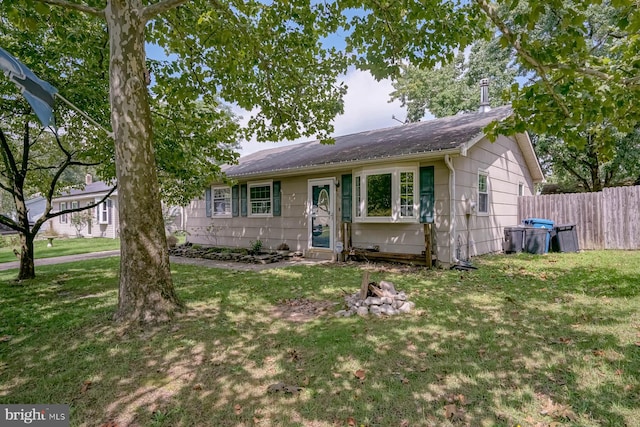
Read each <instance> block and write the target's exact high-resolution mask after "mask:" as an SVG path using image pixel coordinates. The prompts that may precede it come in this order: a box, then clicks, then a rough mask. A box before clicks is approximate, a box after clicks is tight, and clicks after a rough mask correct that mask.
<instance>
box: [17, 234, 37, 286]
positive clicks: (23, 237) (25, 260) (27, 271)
mask: <svg viewBox="0 0 640 427" xmlns="http://www.w3.org/2000/svg"><path fill="white" fill-rule="evenodd" d="M33 238H34V235H33V234H31V233H28V232H27V233H20V272H19V273H18V280H27V279H33V278H34V277H36V267H35V264H34V251H33Z"/></svg>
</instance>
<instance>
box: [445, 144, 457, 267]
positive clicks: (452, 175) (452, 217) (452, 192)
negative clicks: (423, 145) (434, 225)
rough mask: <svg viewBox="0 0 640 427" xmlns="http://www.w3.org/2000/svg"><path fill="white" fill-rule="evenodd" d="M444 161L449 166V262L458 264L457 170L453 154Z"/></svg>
mask: <svg viewBox="0 0 640 427" xmlns="http://www.w3.org/2000/svg"><path fill="white" fill-rule="evenodd" d="M444 163H445V164H446V165H447V167H448V168H449V262H450V263H451V265H453V264H457V263H458V259H457V258H456V251H455V244H456V237H455V236H456V200H455V198H456V170H455V169H454V168H453V161H452V160H451V156H450V155H448V154H446V155H445V156H444Z"/></svg>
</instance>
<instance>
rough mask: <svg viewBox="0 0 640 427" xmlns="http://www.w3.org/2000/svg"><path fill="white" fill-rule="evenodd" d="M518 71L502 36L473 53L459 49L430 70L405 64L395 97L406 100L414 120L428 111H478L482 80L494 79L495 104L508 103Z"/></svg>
mask: <svg viewBox="0 0 640 427" xmlns="http://www.w3.org/2000/svg"><path fill="white" fill-rule="evenodd" d="M517 72H518V70H517V68H516V66H515V64H514V63H513V55H512V51H510V50H509V49H502V48H500V46H499V45H498V39H493V40H491V41H489V42H487V41H484V40H480V41H478V42H476V43H474V45H473V46H472V47H471V50H470V52H469V55H465V53H464V52H459V53H458V54H457V55H456V57H455V58H454V60H453V61H451V62H447V63H444V64H439V65H438V66H436V67H432V68H427V69H422V68H418V67H416V66H413V65H406V66H403V67H402V73H401V74H400V76H399V77H398V78H397V80H395V81H394V88H395V91H394V92H392V93H391V98H392V99H399V100H401V101H402V104H403V105H404V106H406V107H407V120H408V121H411V122H415V121H419V120H420V119H421V118H422V117H423V116H424V115H425V112H426V111H428V112H429V113H431V114H433V115H434V116H436V117H445V116H451V115H454V114H457V113H459V112H470V111H477V110H478V107H479V106H480V96H479V93H480V91H479V89H478V83H479V82H480V80H481V79H483V78H488V79H489V81H490V85H489V100H490V102H491V105H492V106H500V105H503V104H504V100H503V92H504V91H505V90H507V89H508V88H510V87H511V84H513V82H514V81H515V77H516V75H517Z"/></svg>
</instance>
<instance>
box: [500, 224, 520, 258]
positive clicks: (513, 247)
mask: <svg viewBox="0 0 640 427" xmlns="http://www.w3.org/2000/svg"><path fill="white" fill-rule="evenodd" d="M523 243H524V227H522V226H520V225H514V226H512V227H505V228H504V242H503V244H502V249H503V250H504V252H505V253H507V254H512V253H517V252H522V246H523Z"/></svg>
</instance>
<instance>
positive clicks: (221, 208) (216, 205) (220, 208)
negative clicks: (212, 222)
mask: <svg viewBox="0 0 640 427" xmlns="http://www.w3.org/2000/svg"><path fill="white" fill-rule="evenodd" d="M211 202H212V206H213V216H222V217H225V216H231V187H213V191H212V201H211Z"/></svg>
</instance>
